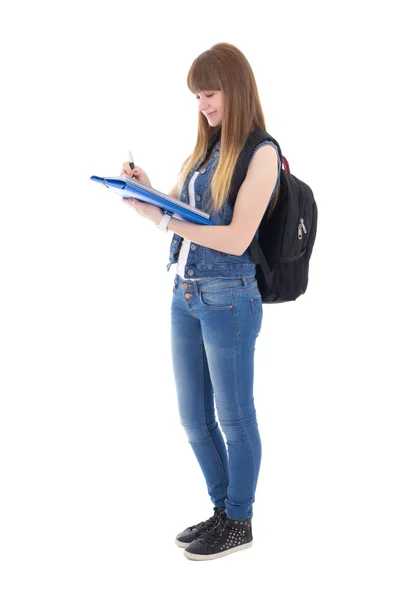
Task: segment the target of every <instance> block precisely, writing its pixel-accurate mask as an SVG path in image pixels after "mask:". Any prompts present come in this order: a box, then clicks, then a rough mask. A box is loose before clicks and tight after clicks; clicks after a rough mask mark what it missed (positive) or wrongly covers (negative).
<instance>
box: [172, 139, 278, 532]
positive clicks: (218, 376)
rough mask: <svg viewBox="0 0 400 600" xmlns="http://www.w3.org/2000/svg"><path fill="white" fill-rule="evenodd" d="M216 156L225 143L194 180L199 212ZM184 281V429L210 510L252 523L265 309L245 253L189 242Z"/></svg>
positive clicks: (180, 384) (178, 285)
mask: <svg viewBox="0 0 400 600" xmlns="http://www.w3.org/2000/svg"><path fill="white" fill-rule="evenodd" d="M266 143H271V142H262V143H260V144H259V145H258V146H257V148H258V147H260V146H261V145H264V144H266ZM257 148H255V150H254V152H255V151H256V149H257ZM219 150H220V142H218V143H217V145H216V147H215V149H214V150H213V154H212V159H211V161H210V162H209V163H208V164H207V165H206V166H205V167H204V168H203V169H202V170H201V171H200V174H199V175H198V177H197V179H196V181H195V199H196V207H199V208H201V209H203V210H206V211H207V212H210V209H209V208H207V201H208V200H209V198H210V196H209V193H210V192H209V186H208V183H209V181H210V178H211V175H212V173H213V172H214V170H215V169H216V167H217V164H218V156H219ZM199 164H201V162H200V161H199V162H198V163H197V164H196V165H195V166H194V167H193V169H192V171H191V172H190V173H189V175H188V177H187V179H186V181H185V185H184V187H183V190H182V194H181V197H180V199H181V200H183V201H186V202H189V197H188V183H189V181H190V178H191V177H192V175H193V173H194V171H195V170H197V167H198V166H199ZM279 168H280V164H279ZM277 183H278V180H277ZM277 183H276V185H277ZM275 187H276V186H275ZM274 192H275V189H274V191H273V193H274ZM271 197H272V196H271ZM232 216H233V207H232V206H231V205H230V204H228V202H226V203H225V205H224V206H223V207H222V209H221V210H220V211H217V212H210V217H211V219H212V221H213V223H214V224H215V225H228V224H229V223H230V222H231V220H232ZM181 239H182V238H181V236H179V235H177V234H174V236H173V239H172V242H171V248H170V262H169V264H168V265H167V269H168V270H169V268H170V266H171V264H172V263H176V262H177V256H178V252H179V245H180V241H181ZM185 276H186V277H188V278H190V277H193V278H194V280H188V279H183V278H182V277H180V276H179V275H177V274H176V275H175V278H174V283H173V290H172V304H171V350H172V365H173V371H174V378H175V385H176V392H177V398H178V409H179V415H180V423H181V425H182V426H183V428H184V430H185V432H186V435H187V439H188V442H189V444H190V445H191V447H192V450H193V452H194V454H195V457H196V459H197V462H198V464H199V466H200V468H201V471H202V473H203V476H204V479H205V482H206V485H207V491H208V494H209V497H210V499H211V502H212V503H213V505H214V506H218V507H219V508H224V509H225V511H226V514H227V515H228V517H230V518H231V519H235V520H244V519H248V518H250V517H252V516H253V503H254V501H255V490H256V485H257V480H258V474H259V470H260V463H261V439H260V434H259V430H258V423H257V416H256V409H255V406H254V398H253V378H254V352H255V344H256V339H257V337H258V335H259V333H260V331H261V324H262V319H263V307H262V301H261V295H260V291H259V289H258V285H257V280H256V277H255V264H254V261H253V259H252V257H251V254H250V252H248V251H246V252H244V253H243V254H242V255H241V256H235V255H232V254H226V253H224V252H218V251H216V250H211V249H210V248H206V247H204V246H201V245H199V244H195V243H192V244H191V245H190V251H189V255H188V260H187V266H186V269H185ZM197 278H198V280H197ZM215 408H216V410H217V414H218V422H217V420H216V415H215ZM221 430H222V431H221ZM222 432H223V433H224V435H225V438H226V444H225V441H224V439H223V436H222Z"/></svg>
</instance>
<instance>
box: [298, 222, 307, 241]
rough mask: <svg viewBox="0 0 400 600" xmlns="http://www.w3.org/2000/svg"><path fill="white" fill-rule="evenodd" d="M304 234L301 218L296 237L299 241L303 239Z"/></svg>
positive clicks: (305, 230)
mask: <svg viewBox="0 0 400 600" xmlns="http://www.w3.org/2000/svg"><path fill="white" fill-rule="evenodd" d="M302 230H303V231H304V233H307V229H306V228H305V226H304V219H303V217H301V218H300V222H299V225H298V228H297V237H298V238H299V240H301V238H302V237H303V231H302Z"/></svg>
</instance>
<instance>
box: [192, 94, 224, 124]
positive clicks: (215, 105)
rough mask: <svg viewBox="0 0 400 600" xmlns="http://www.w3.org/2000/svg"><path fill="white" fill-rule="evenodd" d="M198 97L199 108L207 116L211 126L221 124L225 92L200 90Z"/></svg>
mask: <svg viewBox="0 0 400 600" xmlns="http://www.w3.org/2000/svg"><path fill="white" fill-rule="evenodd" d="M196 99H197V101H198V107H199V110H201V112H202V113H203V115H204V116H205V117H206V119H207V120H208V123H209V124H210V125H211V127H216V126H217V125H220V124H221V122H222V117H223V114H224V92H223V91H222V90H218V91H214V90H209V91H205V92H199V93H198V95H196Z"/></svg>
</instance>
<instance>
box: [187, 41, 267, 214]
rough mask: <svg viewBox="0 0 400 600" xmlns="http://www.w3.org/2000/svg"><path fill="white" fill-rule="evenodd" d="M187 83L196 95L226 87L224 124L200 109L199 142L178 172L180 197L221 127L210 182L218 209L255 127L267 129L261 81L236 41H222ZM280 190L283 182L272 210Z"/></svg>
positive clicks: (193, 68) (195, 65)
mask: <svg viewBox="0 0 400 600" xmlns="http://www.w3.org/2000/svg"><path fill="white" fill-rule="evenodd" d="M187 85H188V88H189V90H190V91H191V92H192V93H193V94H197V93H198V92H200V91H203V90H222V91H223V92H224V114H223V118H222V124H221V125H218V126H217V127H211V126H210V125H209V123H208V121H207V118H206V117H205V116H204V115H203V113H202V112H201V111H199V122H198V131H197V141H196V145H195V147H194V150H193V152H192V153H191V154H190V156H189V157H188V158H187V159H186V160H185V161H184V162H183V164H182V166H181V169H180V171H179V175H178V180H177V189H178V197H180V194H181V192H182V188H183V184H184V182H185V180H186V177H187V176H188V174H189V172H190V170H191V169H192V168H193V166H194V165H195V163H196V162H197V161H198V160H199V159H201V160H202V161H203V160H204V159H205V158H206V153H207V149H208V146H209V143H210V140H211V138H212V137H213V136H214V135H215V133H216V132H217V131H218V130H219V129H221V137H220V141H221V147H220V155H219V162H218V166H217V168H216V170H215V172H214V174H213V177H212V180H211V184H210V188H211V202H212V209H213V210H216V211H218V210H220V209H221V207H222V206H223V204H224V202H225V200H226V198H227V196H228V192H229V188H230V184H231V180H232V176H233V172H234V169H235V165H236V162H237V159H238V157H239V155H240V152H241V151H242V149H243V146H244V144H245V142H246V139H247V137H248V136H249V134H250V132H251V131H253V130H254V129H263V130H264V131H267V130H266V127H265V120H264V114H263V111H262V108H261V103H260V98H259V95H258V90H257V84H256V81H255V78H254V74H253V71H252V68H251V66H250V64H249V62H248V60H247V59H246V57H245V56H244V54H243V53H242V52H241V51H240V50H239V49H238V48H236V47H235V46H233V45H232V44H228V43H219V44H214V46H212V47H211V48H210V49H209V50H206V51H205V52H203V53H202V54H200V55H199V56H198V57H197V58H196V59H195V60H194V61H193V63H192V65H191V67H190V69H189V73H188V76H187ZM278 193H279V185H278V188H277V190H276V194H275V197H274V201H271V203H270V204H271V207H270V209H271V211H272V209H273V208H274V204H275V202H276V199H277V196H278Z"/></svg>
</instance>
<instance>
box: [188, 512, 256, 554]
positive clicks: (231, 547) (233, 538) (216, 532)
mask: <svg viewBox="0 0 400 600" xmlns="http://www.w3.org/2000/svg"><path fill="white" fill-rule="evenodd" d="M252 544H253V533H252V528H251V517H250V518H249V519H246V520H244V521H235V520H234V519H230V518H229V517H228V516H225V518H222V519H221V520H220V521H219V523H218V524H217V525H216V526H215V527H214V528H213V529H211V530H210V531H208V532H207V533H204V534H203V535H201V536H200V537H199V538H197V539H196V540H194V541H193V542H191V543H190V544H189V546H188V547H187V548H186V549H185V551H184V553H183V554H184V555H185V556H186V558H189V559H190V560H211V559H212V558H220V557H221V556H226V555H227V554H231V553H232V552H237V551H238V550H245V549H246V548H250V546H252Z"/></svg>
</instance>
